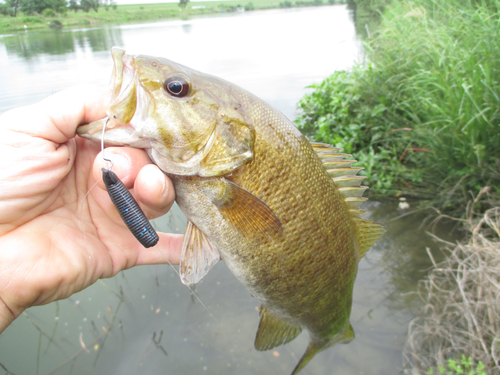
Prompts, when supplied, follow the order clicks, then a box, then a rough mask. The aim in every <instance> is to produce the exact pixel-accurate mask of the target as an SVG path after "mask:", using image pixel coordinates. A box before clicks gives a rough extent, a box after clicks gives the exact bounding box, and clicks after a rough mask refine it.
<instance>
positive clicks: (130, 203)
mask: <svg viewBox="0 0 500 375" xmlns="http://www.w3.org/2000/svg"><path fill="white" fill-rule="evenodd" d="M101 170H102V180H103V181H104V185H106V190H107V191H108V194H109V197H110V198H111V201H112V202H113V204H114V205H115V207H116V209H117V210H118V212H119V213H120V216H121V217H122V219H123V221H124V222H125V224H126V225H127V227H128V229H129V230H130V231H131V232H132V234H133V235H134V236H135V238H137V240H138V241H139V242H140V243H141V244H142V246H144V247H151V246H154V245H156V244H157V243H158V240H159V237H158V233H156V231H155V230H154V228H153V226H152V225H151V223H150V222H149V220H148V219H147V218H146V215H144V212H143V211H142V209H141V207H139V204H138V203H137V201H136V200H135V199H134V197H133V196H132V194H130V192H129V191H128V189H127V188H126V187H125V185H124V184H123V182H121V181H120V179H119V178H118V176H117V175H116V174H115V173H114V172H112V171H111V170H109V169H105V168H101Z"/></svg>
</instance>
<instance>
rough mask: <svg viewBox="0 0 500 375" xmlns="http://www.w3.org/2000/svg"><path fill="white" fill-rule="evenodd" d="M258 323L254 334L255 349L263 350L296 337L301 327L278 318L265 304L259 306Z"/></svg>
mask: <svg viewBox="0 0 500 375" xmlns="http://www.w3.org/2000/svg"><path fill="white" fill-rule="evenodd" d="M259 317H260V323H259V328H258V330H257V335H256V336H255V344H254V346H255V349H257V350H260V351H263V350H269V349H272V348H274V347H276V346H279V345H283V344H286V343H288V342H290V341H292V340H293V339H294V338H296V337H297V336H298V335H299V333H300V332H302V327H301V326H300V325H298V324H292V323H289V322H286V321H284V320H283V319H280V318H278V317H277V316H276V315H275V314H273V313H272V312H271V311H269V310H268V309H267V308H266V307H265V306H261V307H260V312H259Z"/></svg>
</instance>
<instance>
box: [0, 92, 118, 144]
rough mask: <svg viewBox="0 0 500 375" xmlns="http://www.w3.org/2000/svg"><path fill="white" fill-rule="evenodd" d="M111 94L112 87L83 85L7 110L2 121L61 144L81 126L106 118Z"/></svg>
mask: <svg viewBox="0 0 500 375" xmlns="http://www.w3.org/2000/svg"><path fill="white" fill-rule="evenodd" d="M110 97H111V92H110V90H109V89H103V88H100V87H98V86H94V85H90V84H82V85H78V86H75V87H72V88H69V89H66V90H63V91H60V92H58V93H56V94H54V95H51V96H49V97H48V98H46V99H44V100H42V101H41V102H38V103H36V104H33V105H30V106H26V107H21V108H17V109H14V110H11V111H8V112H6V113H4V114H3V115H2V116H1V117H0V123H2V127H3V128H4V129H9V130H13V131H15V132H20V133H25V134H28V135H30V136H33V137H38V138H43V139H46V140H48V141H52V142H55V143H59V144H61V143H64V142H66V141H68V140H69V139H71V138H73V137H74V136H75V134H76V128H77V127H78V125H81V124H86V123H88V122H91V121H95V120H99V119H101V118H104V117H105V116H106V108H107V106H108V104H109V101H110Z"/></svg>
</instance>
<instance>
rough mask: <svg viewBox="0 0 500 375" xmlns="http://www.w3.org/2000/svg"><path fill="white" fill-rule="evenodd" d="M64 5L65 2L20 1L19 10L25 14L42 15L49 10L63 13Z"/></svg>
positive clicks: (48, 0)
mask: <svg viewBox="0 0 500 375" xmlns="http://www.w3.org/2000/svg"><path fill="white" fill-rule="evenodd" d="M66 5H67V3H66V0H22V5H21V10H22V11H23V12H24V13H26V14H35V13H38V14H42V12H43V11H44V10H45V9H49V8H50V9H52V10H53V11H56V12H64V11H65V10H66Z"/></svg>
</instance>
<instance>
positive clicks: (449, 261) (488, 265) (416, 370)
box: [403, 207, 500, 375]
mask: <svg viewBox="0 0 500 375" xmlns="http://www.w3.org/2000/svg"><path fill="white" fill-rule="evenodd" d="M463 221H464V222H465V224H466V226H467V227H468V230H469V232H470V240H469V241H468V242H465V243H458V244H452V243H448V242H444V241H441V243H442V244H443V248H444V251H445V253H446V257H445V260H444V261H443V262H441V263H435V262H434V260H433V262H434V267H433V270H432V271H431V272H430V273H429V275H428V276H427V277H426V278H425V279H424V280H423V281H421V282H420V284H419V286H418V294H419V295H420V297H421V299H422V301H423V303H424V308H423V309H422V311H421V313H420V314H419V315H418V316H417V317H416V318H415V319H414V320H413V321H412V322H411V323H410V326H409V330H408V339H407V342H406V345H405V347H404V350H403V354H404V368H405V373H406V374H411V375H419V374H440V373H445V374H448V373H449V372H448V371H445V369H446V368H450V363H451V364H452V365H453V366H452V367H455V368H457V366H459V367H460V369H461V371H462V372H460V371H456V373H457V374H459V373H461V374H463V373H466V374H476V373H478V374H479V373H481V374H489V375H495V374H500V299H499V290H500V208H498V207H496V208H491V209H488V210H487V211H486V212H485V213H484V214H483V215H482V216H481V217H480V218H479V219H478V218H476V217H474V215H473V213H469V216H468V219H466V220H463ZM429 254H430V252H429ZM431 259H432V256H431ZM460 358H462V361H460ZM457 360H458V361H457ZM474 367H475V368H476V370H477V372H476V371H472V372H469V370H471V369H472V368H474ZM466 369H467V371H464V370H466ZM451 373H453V374H454V373H455V372H451Z"/></svg>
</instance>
